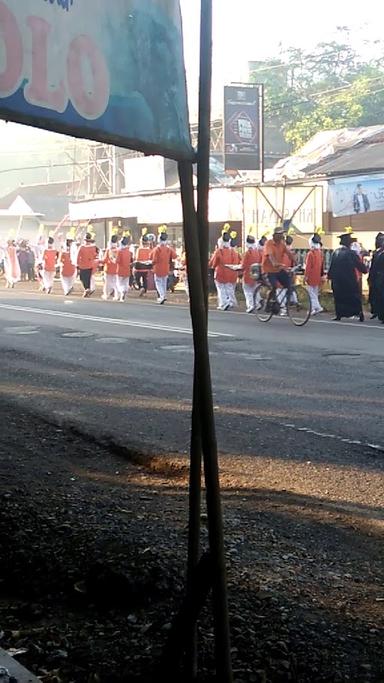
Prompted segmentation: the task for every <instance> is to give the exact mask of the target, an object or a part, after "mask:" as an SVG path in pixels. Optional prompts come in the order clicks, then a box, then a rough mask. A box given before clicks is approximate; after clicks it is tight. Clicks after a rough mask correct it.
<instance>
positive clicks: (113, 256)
mask: <svg viewBox="0 0 384 683" xmlns="http://www.w3.org/2000/svg"><path fill="white" fill-rule="evenodd" d="M104 272H105V273H106V274H107V275H116V274H117V248H116V247H111V248H110V249H107V251H106V252H105V256H104Z"/></svg>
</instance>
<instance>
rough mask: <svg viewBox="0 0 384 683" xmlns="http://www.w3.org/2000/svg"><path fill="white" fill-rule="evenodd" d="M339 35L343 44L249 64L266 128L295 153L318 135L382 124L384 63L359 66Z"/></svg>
mask: <svg viewBox="0 0 384 683" xmlns="http://www.w3.org/2000/svg"><path fill="white" fill-rule="evenodd" d="M339 30H340V33H342V34H343V38H344V40H343V42H337V41H332V42H329V43H319V44H318V45H317V46H316V47H315V48H314V50H313V51H312V52H305V51H304V50H301V49H298V48H293V47H292V48H289V49H288V50H286V51H285V53H284V55H283V54H281V55H279V57H277V58H274V59H271V60H267V61H264V62H252V63H251V64H250V78H251V81H253V82H257V83H263V84H264V88H265V117H266V123H268V121H270V120H273V121H274V123H275V125H276V123H277V124H278V126H279V128H280V129H281V130H282V131H283V134H284V137H285V140H286V141H287V142H288V143H289V145H290V146H291V149H292V150H293V151H295V150H297V149H298V148H299V147H301V146H302V145H303V144H304V143H305V142H307V141H308V140H309V139H310V138H311V137H312V136H313V135H314V134H315V133H317V132H319V131H322V130H331V129H335V128H344V127H355V126H370V125H375V124H380V123H384V114H383V112H384V59H383V58H382V57H380V58H378V59H372V60H370V61H364V60H362V59H361V57H360V56H359V55H358V53H357V52H356V51H355V50H354V49H353V48H352V47H351V45H350V38H349V30H348V29H347V28H346V27H341V28H340V29H339ZM376 42H377V41H376ZM380 45H381V43H380ZM380 45H379V46H378V52H380V51H381V48H380ZM381 54H383V52H382V51H381Z"/></svg>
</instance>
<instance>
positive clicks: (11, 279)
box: [4, 240, 21, 288]
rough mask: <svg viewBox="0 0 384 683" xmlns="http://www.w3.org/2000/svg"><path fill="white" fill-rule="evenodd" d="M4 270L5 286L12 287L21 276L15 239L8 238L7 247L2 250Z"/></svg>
mask: <svg viewBox="0 0 384 683" xmlns="http://www.w3.org/2000/svg"><path fill="white" fill-rule="evenodd" d="M4 272H5V280H6V284H5V286H6V287H9V288H13V287H14V286H15V284H16V282H19V280H20V277H21V272H20V263H19V259H18V258H17V249H16V242H15V240H8V241H7V247H6V249H5V250H4Z"/></svg>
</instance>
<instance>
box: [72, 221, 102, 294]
mask: <svg viewBox="0 0 384 683" xmlns="http://www.w3.org/2000/svg"><path fill="white" fill-rule="evenodd" d="M96 257H97V249H96V246H95V243H94V240H93V237H92V235H91V233H90V232H87V234H86V235H85V238H84V244H82V245H81V247H80V248H79V250H78V252H77V267H78V268H79V271H80V280H81V284H82V285H83V287H84V294H83V297H84V298H86V297H89V296H91V294H92V287H91V278H92V270H93V267H94V264H95V260H96Z"/></svg>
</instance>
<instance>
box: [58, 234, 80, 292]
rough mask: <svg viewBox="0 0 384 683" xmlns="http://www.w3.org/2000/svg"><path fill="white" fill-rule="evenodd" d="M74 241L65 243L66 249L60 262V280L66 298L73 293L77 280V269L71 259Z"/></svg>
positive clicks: (68, 240)
mask: <svg viewBox="0 0 384 683" xmlns="http://www.w3.org/2000/svg"><path fill="white" fill-rule="evenodd" d="M72 244H73V239H71V238H68V239H67V240H66V242H65V247H64V249H63V250H62V251H61V254H60V257H59V262H60V280H61V286H62V288H63V292H64V296H68V295H69V294H71V292H72V291H73V287H74V284H75V280H76V275H77V268H76V266H75V265H74V264H73V262H72V259H71V248H72Z"/></svg>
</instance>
